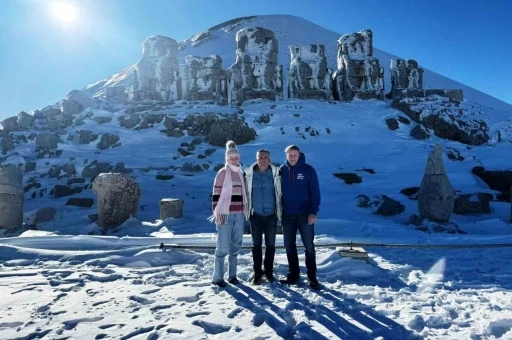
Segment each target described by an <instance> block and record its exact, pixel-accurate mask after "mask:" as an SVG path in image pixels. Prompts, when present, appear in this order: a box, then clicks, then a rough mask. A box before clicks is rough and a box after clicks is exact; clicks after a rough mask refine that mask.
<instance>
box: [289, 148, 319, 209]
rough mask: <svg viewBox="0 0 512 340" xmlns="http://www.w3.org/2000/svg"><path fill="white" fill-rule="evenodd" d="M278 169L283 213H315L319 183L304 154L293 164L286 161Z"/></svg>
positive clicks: (317, 204)
mask: <svg viewBox="0 0 512 340" xmlns="http://www.w3.org/2000/svg"><path fill="white" fill-rule="evenodd" d="M280 171H281V187H282V192H283V196H282V199H281V201H282V208H283V214H300V213H305V214H313V215H316V214H317V213H318V210H319V206H320V185H319V183H318V176H317V174H316V171H315V169H314V168H313V167H312V166H311V165H309V164H306V156H305V155H304V154H303V153H301V154H300V157H299V161H298V162H297V164H295V166H291V165H290V163H288V161H286V163H285V164H283V165H281V167H280Z"/></svg>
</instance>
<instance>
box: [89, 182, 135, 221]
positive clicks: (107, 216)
mask: <svg viewBox="0 0 512 340" xmlns="http://www.w3.org/2000/svg"><path fill="white" fill-rule="evenodd" d="M92 190H93V191H94V194H95V195H96V197H97V202H98V217H99V218H98V223H99V225H100V226H101V227H103V228H115V227H118V226H120V225H121V224H123V223H124V222H125V221H126V220H127V219H128V218H130V217H133V216H135V215H136V213H137V209H138V207H139V200H140V195H141V189H140V186H139V184H137V182H136V181H135V180H134V179H132V178H131V177H130V176H128V175H126V174H121V173H102V174H100V175H99V176H98V177H96V179H95V180H94V182H93V184H92Z"/></svg>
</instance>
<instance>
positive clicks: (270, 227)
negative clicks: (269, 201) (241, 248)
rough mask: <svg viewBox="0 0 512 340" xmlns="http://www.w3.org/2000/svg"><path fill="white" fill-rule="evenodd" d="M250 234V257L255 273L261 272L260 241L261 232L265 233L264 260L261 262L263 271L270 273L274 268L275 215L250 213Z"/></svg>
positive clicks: (261, 239)
mask: <svg viewBox="0 0 512 340" xmlns="http://www.w3.org/2000/svg"><path fill="white" fill-rule="evenodd" d="M249 222H251V234H252V259H253V261H254V265H253V269H254V272H255V273H259V274H262V270H261V264H262V257H263V254H262V247H261V246H262V243H263V233H264V234H265V262H264V264H263V266H264V268H265V272H267V273H272V271H273V269H274V256H275V253H276V233H277V217H276V215H275V214H274V215H269V216H259V215H255V214H253V215H251V217H250V218H249Z"/></svg>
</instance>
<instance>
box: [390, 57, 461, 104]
mask: <svg viewBox="0 0 512 340" xmlns="http://www.w3.org/2000/svg"><path fill="white" fill-rule="evenodd" d="M390 71H391V93H390V96H391V98H393V99H395V98H399V99H401V98H412V97H416V98H425V97H428V96H430V95H433V94H436V95H439V96H441V97H447V98H451V99H456V100H460V101H462V100H464V95H463V92H462V90H460V89H459V90H446V89H424V88H423V69H422V68H420V67H418V62H417V61H416V60H404V59H400V58H398V59H392V60H391V67H390Z"/></svg>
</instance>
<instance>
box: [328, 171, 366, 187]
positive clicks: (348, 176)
mask: <svg viewBox="0 0 512 340" xmlns="http://www.w3.org/2000/svg"><path fill="white" fill-rule="evenodd" d="M333 175H334V177H336V178H339V179H342V180H344V181H345V183H347V184H354V183H361V182H362V181H363V179H362V178H361V177H360V176H359V175H357V174H355V173H348V172H340V173H336V174H333Z"/></svg>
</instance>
